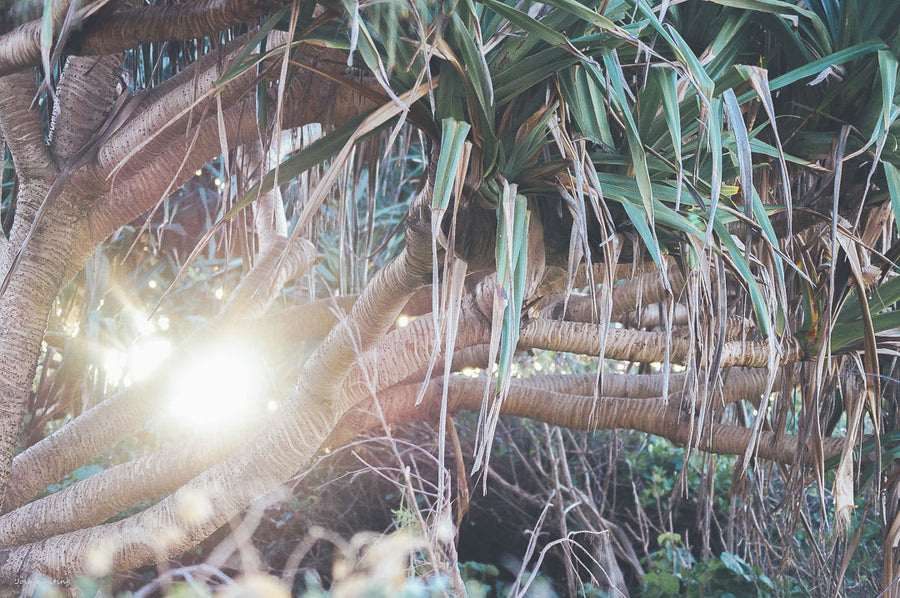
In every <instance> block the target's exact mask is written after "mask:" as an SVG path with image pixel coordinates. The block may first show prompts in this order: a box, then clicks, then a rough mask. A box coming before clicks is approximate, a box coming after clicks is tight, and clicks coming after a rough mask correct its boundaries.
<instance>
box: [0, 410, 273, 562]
mask: <svg viewBox="0 0 900 598" xmlns="http://www.w3.org/2000/svg"><path fill="white" fill-rule="evenodd" d="M255 429H256V428H255V427H249V426H242V427H240V428H238V429H237V430H234V431H232V432H231V433H230V434H227V435H223V436H217V437H203V438H198V439H195V440H193V441H187V442H183V443H179V444H178V445H177V446H175V447H173V448H170V449H165V450H163V451H160V452H157V453H153V454H151V455H147V456H144V457H141V458H139V459H135V460H134V461H128V462H127V463H122V464H120V465H116V466H114V467H110V468H109V469H105V470H103V471H101V472H99V473H97V474H95V475H92V476H91V477H89V478H87V479H85V480H82V481H80V482H76V483H75V484H72V485H70V486H66V487H65V488H63V489H62V490H59V491H58V492H55V493H53V494H51V495H49V496H46V497H44V498H40V499H38V500H35V501H33V502H30V503H28V504H26V505H23V506H21V507H19V508H17V509H16V510H14V511H11V512H9V513H6V514H4V515H3V516H0V546H5V547H8V548H10V547H13V546H20V545H22V544H25V543H28V542H37V541H38V540H43V539H44V538H49V537H51V536H55V535H58V534H63V533H66V532H71V531H74V530H79V529H84V528H86V527H90V526H92V525H97V524H98V523H103V522H104V521H106V520H107V519H109V518H110V517H112V516H113V515H115V514H117V513H119V512H121V511H124V510H125V509H128V508H129V507H132V506H134V505H136V504H138V503H141V502H144V501H149V500H152V499H154V498H157V497H159V496H165V495H166V494H169V493H170V492H173V491H174V490H176V489H177V488H179V487H180V486H182V485H183V484H186V483H187V482H188V481H190V480H191V478H193V477H194V476H196V475H197V474H198V473H200V472H201V471H203V470H204V469H206V468H208V467H211V466H212V465H214V464H215V463H217V462H218V461H221V460H222V459H224V458H225V457H227V456H228V455H229V454H231V453H232V452H234V451H235V450H236V449H237V448H238V447H239V446H240V445H241V444H242V443H243V442H244V441H246V440H247V438H249V436H250V434H251V432H252V431H255ZM185 455H190V459H185Z"/></svg>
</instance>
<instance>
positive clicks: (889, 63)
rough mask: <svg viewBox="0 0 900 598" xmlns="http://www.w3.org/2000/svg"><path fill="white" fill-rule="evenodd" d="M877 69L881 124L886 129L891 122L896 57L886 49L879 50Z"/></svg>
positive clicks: (895, 81)
mask: <svg viewBox="0 0 900 598" xmlns="http://www.w3.org/2000/svg"><path fill="white" fill-rule="evenodd" d="M878 69H879V71H880V73H881V106H882V108H881V125H882V127H883V128H884V130H885V131H887V130H888V129H890V128H891V124H893V119H892V118H891V116H892V115H891V108H892V107H893V105H894V95H895V94H896V93H897V57H896V56H894V54H893V53H891V52H888V51H887V50H879V51H878Z"/></svg>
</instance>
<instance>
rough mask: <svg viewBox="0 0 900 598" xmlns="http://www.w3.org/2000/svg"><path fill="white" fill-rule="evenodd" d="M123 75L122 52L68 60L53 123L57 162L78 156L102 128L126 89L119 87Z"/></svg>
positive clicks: (65, 161)
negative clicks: (119, 54) (116, 54)
mask: <svg viewBox="0 0 900 598" xmlns="http://www.w3.org/2000/svg"><path fill="white" fill-rule="evenodd" d="M121 75H122V57H121V56H102V57H91V58H84V57H79V56H71V57H69V59H68V60H67V61H66V65H65V67H64V68H63V70H62V74H61V75H60V77H59V84H58V85H57V93H56V102H55V103H54V105H53V119H52V121H51V123H50V153H51V155H52V156H53V158H54V159H55V160H56V162H57V164H60V165H65V164H69V163H71V162H72V161H73V160H75V159H76V158H77V157H78V156H79V154H81V153H82V152H84V150H85V149H87V148H86V146H87V145H88V143H89V142H90V141H91V139H92V137H94V135H95V134H96V133H97V132H99V131H100V129H101V127H102V125H103V123H104V122H105V121H106V119H107V117H108V116H109V112H110V110H111V109H112V107H113V104H114V103H115V101H116V98H117V97H118V96H119V94H120V93H125V92H124V90H120V89H119V88H120V87H121V86H122V80H121ZM76 114H77V117H74V115H76Z"/></svg>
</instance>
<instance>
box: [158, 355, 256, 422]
mask: <svg viewBox="0 0 900 598" xmlns="http://www.w3.org/2000/svg"><path fill="white" fill-rule="evenodd" d="M264 388H265V375H264V370H263V367H262V363H261V362H260V360H259V358H258V357H257V356H256V355H255V354H254V352H253V351H252V348H251V347H248V346H247V345H246V344H239V343H237V342H228V343H223V344H219V345H218V346H216V347H214V348H212V349H209V350H206V351H203V352H202V353H201V354H198V355H197V356H196V357H195V358H193V359H191V360H190V361H188V362H187V363H186V364H185V367H184V368H183V369H182V371H180V372H179V373H178V374H177V375H176V378H175V381H174V386H173V391H172V394H171V400H170V403H169V405H170V408H169V414H170V415H171V416H172V417H174V418H176V419H177V420H178V422H179V423H180V424H182V425H187V426H190V427H194V428H219V427H223V426H228V425H233V424H236V423H238V422H240V421H241V420H242V419H244V418H246V417H248V416H250V415H252V414H253V412H255V411H256V410H259V409H260V405H261V404H262V396H263V390H264Z"/></svg>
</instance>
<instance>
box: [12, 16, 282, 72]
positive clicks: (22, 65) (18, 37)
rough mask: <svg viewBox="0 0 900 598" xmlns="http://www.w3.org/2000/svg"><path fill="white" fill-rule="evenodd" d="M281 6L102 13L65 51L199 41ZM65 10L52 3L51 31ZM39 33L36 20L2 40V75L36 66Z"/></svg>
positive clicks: (111, 51) (96, 52)
mask: <svg viewBox="0 0 900 598" xmlns="http://www.w3.org/2000/svg"><path fill="white" fill-rule="evenodd" d="M283 5H284V3H283V2H280V1H279V0H272V1H268V0H258V1H254V2H245V1H242V0H195V1H193V2H187V3H185V4H181V5H175V6H149V7H142V8H135V9H132V10H125V11H121V12H117V13H114V14H110V13H109V11H101V12H99V13H97V14H95V15H93V16H92V18H90V19H88V21H87V23H86V24H85V25H84V27H83V29H82V31H81V32H80V33H76V34H75V35H73V36H72V38H71V39H70V40H69V43H68V44H67V46H66V51H67V53H69V54H79V55H103V54H117V53H120V52H124V51H126V50H130V49H131V48H134V47H135V46H139V45H141V44H142V43H148V42H152V41H157V42H161V41H169V40H183V39H193V38H202V37H204V36H206V35H210V34H212V33H215V32H217V31H220V30H222V29H224V28H226V27H230V26H232V25H239V24H243V23H246V22H247V21H248V20H250V19H252V18H254V17H258V16H262V15H264V14H266V13H267V12H269V11H270V10H271V9H273V8H279V7H281V6H283ZM68 8H69V2H68V1H57V2H54V3H53V21H54V32H55V33H58V32H59V28H60V25H61V24H62V21H63V18H64V17H65V15H66V11H67V10H68ZM40 35H41V21H40V19H35V20H33V21H29V22H27V23H24V24H22V25H20V26H18V27H16V28H15V29H13V30H12V31H10V32H8V33H5V34H4V35H2V36H0V75H6V74H10V73H14V72H16V71H19V70H22V69H26V68H28V67H32V66H37V65H39V64H40V62H41V39H40Z"/></svg>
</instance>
